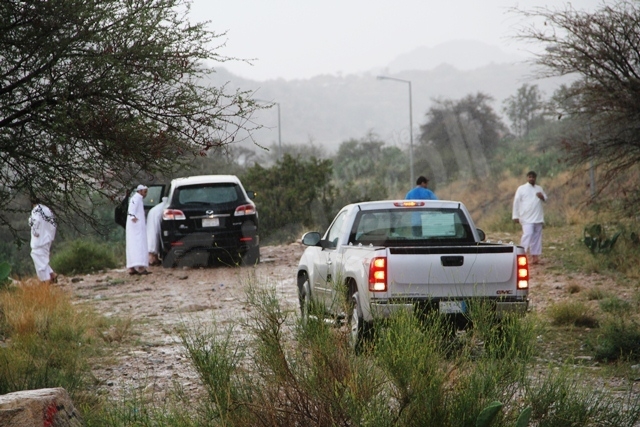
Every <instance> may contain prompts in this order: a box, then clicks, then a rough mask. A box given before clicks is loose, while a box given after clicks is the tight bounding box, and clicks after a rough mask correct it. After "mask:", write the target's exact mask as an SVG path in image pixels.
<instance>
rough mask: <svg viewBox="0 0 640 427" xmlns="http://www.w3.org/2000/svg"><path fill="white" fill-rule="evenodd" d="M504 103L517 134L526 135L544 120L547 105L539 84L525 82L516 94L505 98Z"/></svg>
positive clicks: (505, 110)
mask: <svg viewBox="0 0 640 427" xmlns="http://www.w3.org/2000/svg"><path fill="white" fill-rule="evenodd" d="M503 105H504V108H503V110H504V112H505V114H506V115H507V117H508V118H509V120H510V121H511V128H512V130H513V132H514V133H515V134H516V136H519V137H523V136H526V135H528V134H529V132H530V131H531V130H532V129H533V128H534V127H535V126H538V125H540V124H542V123H543V122H544V115H543V113H544V108H545V105H544V103H543V102H542V93H541V92H540V89H538V85H531V86H530V85H528V84H526V83H525V84H523V85H522V86H520V88H519V89H518V92H517V93H516V94H515V95H512V96H510V97H508V98H507V99H506V100H504V102H503Z"/></svg>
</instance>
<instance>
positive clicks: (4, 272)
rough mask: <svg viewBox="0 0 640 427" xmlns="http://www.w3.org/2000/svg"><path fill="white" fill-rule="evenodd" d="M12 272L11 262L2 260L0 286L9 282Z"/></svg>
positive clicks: (0, 263) (0, 264)
mask: <svg viewBox="0 0 640 427" xmlns="http://www.w3.org/2000/svg"><path fill="white" fill-rule="evenodd" d="M10 274H11V264H9V263H8V262H6V261H4V262H0V288H3V287H5V286H7V284H9V282H10V280H9V275H10Z"/></svg>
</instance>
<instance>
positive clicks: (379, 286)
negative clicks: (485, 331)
mask: <svg viewBox="0 0 640 427" xmlns="http://www.w3.org/2000/svg"><path fill="white" fill-rule="evenodd" d="M484 240H485V234H484V232H483V231H482V230H480V229H477V228H476V227H475V225H474V223H473V220H472V219H471V216H470V215H469V212H468V211H467V209H466V207H465V206H464V205H463V204H462V203H460V202H456V201H443V200H389V201H376V202H363V203H355V204H350V205H347V206H345V207H344V208H342V210H340V212H339V213H338V215H337V216H336V217H335V218H334V220H333V222H332V223H331V225H330V226H329V229H328V230H327V231H326V233H325V234H324V236H321V235H320V233H318V232H308V233H306V234H305V235H304V236H303V237H302V243H303V244H304V245H306V246H308V247H307V248H306V249H305V251H304V253H303V255H302V257H301V259H300V263H299V265H298V278H297V283H298V295H299V299H300V309H301V312H302V315H303V317H304V316H308V315H309V308H310V304H311V303H316V304H320V305H321V306H324V308H325V309H326V310H328V311H329V312H332V313H333V314H334V315H350V316H351V317H350V326H351V341H352V345H354V346H356V348H357V347H358V346H359V345H360V343H361V342H362V339H363V337H364V336H365V334H367V333H368V332H369V331H370V330H371V328H372V324H373V320H374V318H377V317H382V318H384V317H388V316H389V315H390V314H391V313H393V312H394V311H395V310H411V311H424V310H439V312H440V313H443V314H445V315H453V316H456V317H459V316H464V313H465V312H466V311H468V309H469V306H470V305H471V304H474V302H475V301H479V300H483V301H487V302H489V303H491V304H492V307H494V308H495V310H496V311H497V312H498V314H501V313H502V312H505V311H510V312H519V313H524V312H526V310H527V308H528V302H529V300H528V291H529V268H528V263H527V257H526V254H525V252H524V249H523V248H522V247H520V246H515V245H513V244H501V243H485V242H484ZM341 293H343V294H342V295H341ZM345 298H346V302H347V304H346V306H347V307H348V308H347V313H345V308H344V307H345V304H344V301H345ZM340 301H342V302H343V303H340ZM348 310H351V313H348Z"/></svg>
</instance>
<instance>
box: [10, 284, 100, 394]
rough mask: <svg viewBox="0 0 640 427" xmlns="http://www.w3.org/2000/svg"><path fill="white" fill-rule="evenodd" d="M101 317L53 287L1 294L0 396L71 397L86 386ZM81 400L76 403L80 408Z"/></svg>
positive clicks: (26, 286)
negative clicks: (51, 391)
mask: <svg viewBox="0 0 640 427" xmlns="http://www.w3.org/2000/svg"><path fill="white" fill-rule="evenodd" d="M105 326H106V322H105V321H104V320H102V317H100V316H96V315H95V313H93V312H90V311H88V310H80V309H78V308H77V307H76V306H74V305H73V304H72V303H71V298H70V296H69V295H68V294H67V293H66V292H64V291H63V290H61V289H60V288H58V287H57V286H53V285H49V284H45V283H41V282H39V281H36V280H33V279H32V280H26V281H23V282H18V283H17V285H15V286H11V287H9V288H6V289H3V290H2V291H0V338H1V339H2V340H3V341H4V342H5V344H6V345H4V346H1V347H0V394H4V393H9V392H13V391H19V390H29V389H37V388H47V387H64V388H65V389H66V390H67V391H68V392H69V393H70V394H71V396H72V397H74V399H75V398H79V396H78V395H76V392H84V391H85V390H86V389H87V388H88V384H89V383H90V379H91V376H90V372H91V369H90V360H91V358H92V357H94V356H95V355H97V354H98V353H99V351H100V349H101V348H102V346H103V344H104V341H103V340H102V339H100V338H99V336H100V334H101V332H100V331H101V330H102V329H103V328H104V327H105ZM82 401H83V399H81V398H79V403H81V402H82Z"/></svg>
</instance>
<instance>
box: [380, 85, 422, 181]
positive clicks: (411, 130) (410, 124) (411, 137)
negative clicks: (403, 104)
mask: <svg viewBox="0 0 640 427" xmlns="http://www.w3.org/2000/svg"><path fill="white" fill-rule="evenodd" d="M378 80H395V81H397V82H402V83H407V84H408V85H409V170H410V171H411V186H410V187H409V188H411V187H413V185H414V184H415V180H414V174H413V107H412V102H411V81H409V80H403V79H396V78H395V77H387V76H378Z"/></svg>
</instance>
